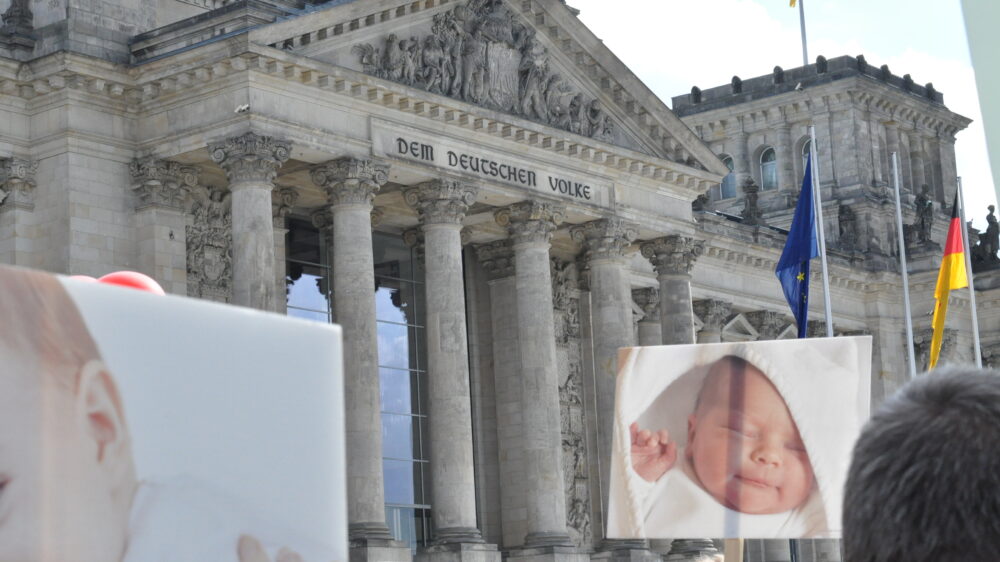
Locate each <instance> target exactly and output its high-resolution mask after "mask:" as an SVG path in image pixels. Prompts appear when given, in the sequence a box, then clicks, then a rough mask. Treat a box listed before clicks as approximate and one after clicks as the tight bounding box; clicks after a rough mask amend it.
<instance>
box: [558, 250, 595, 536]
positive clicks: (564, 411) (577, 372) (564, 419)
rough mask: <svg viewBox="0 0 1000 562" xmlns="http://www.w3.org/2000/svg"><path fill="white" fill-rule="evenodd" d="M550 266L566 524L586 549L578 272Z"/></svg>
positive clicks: (565, 265)
mask: <svg viewBox="0 0 1000 562" xmlns="http://www.w3.org/2000/svg"><path fill="white" fill-rule="evenodd" d="M550 264H551V271H552V302H553V315H554V320H555V327H556V330H555V331H556V350H557V353H556V355H557V362H558V366H559V403H560V408H559V418H560V422H561V428H562V447H563V455H562V461H563V476H564V478H565V489H566V522H567V526H568V527H569V533H570V536H571V537H572V538H573V540H574V542H575V543H576V544H577V545H580V546H586V545H589V544H590V541H591V529H590V488H589V472H588V469H587V460H588V459H587V447H586V440H585V431H586V427H585V423H584V407H583V375H582V373H583V360H582V349H581V342H580V292H579V290H578V287H577V279H578V272H577V267H576V264H575V263H574V262H567V261H563V260H560V259H558V258H553V259H552V260H551V261H550Z"/></svg>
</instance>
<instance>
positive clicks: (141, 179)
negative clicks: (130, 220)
mask: <svg viewBox="0 0 1000 562" xmlns="http://www.w3.org/2000/svg"><path fill="white" fill-rule="evenodd" d="M129 172H130V174H131V176H132V185H131V189H132V194H133V195H134V199H135V225H136V232H135V233H136V243H137V244H138V247H139V248H138V249H139V252H138V260H137V262H136V269H137V270H138V271H140V272H142V273H145V274H146V275H149V276H150V277H152V278H153V279H156V280H157V281H158V282H159V283H160V285H162V286H163V288H164V289H165V290H166V291H167V292H169V293H174V294H179V295H187V294H188V291H187V268H186V267H185V262H186V254H187V228H186V223H187V217H186V216H185V210H186V208H187V203H188V199H189V197H191V196H192V193H193V190H194V189H195V188H196V187H197V186H198V174H199V173H200V170H199V169H198V168H196V167H194V166H183V165H181V164H179V163H177V162H170V161H167V160H157V159H155V158H143V159H137V160H133V161H132V162H131V163H130V164H129Z"/></svg>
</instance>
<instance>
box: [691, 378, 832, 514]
mask: <svg viewBox="0 0 1000 562" xmlns="http://www.w3.org/2000/svg"><path fill="white" fill-rule="evenodd" d="M705 385H706V386H705V388H704V389H703V391H702V396H701V402H700V404H699V406H698V407H697V409H696V411H695V413H694V414H693V415H691V417H690V418H689V419H688V446H687V451H686V455H687V457H688V459H689V460H690V462H691V465H692V467H693V468H694V472H695V475H696V476H697V478H698V480H699V482H700V484H701V486H702V488H704V489H705V491H707V492H708V493H709V494H711V495H712V497H713V498H715V499H716V501H718V502H719V503H721V504H723V505H725V506H726V507H728V508H730V509H733V510H736V511H739V512H741V513H749V514H767V513H781V512H784V511H788V510H791V509H794V508H796V507H798V506H799V505H800V504H801V503H802V502H804V501H805V500H806V498H807V497H808V496H809V493H810V491H811V489H812V485H813V472H812V465H811V464H810V462H809V455H808V454H807V453H806V450H805V446H804V445H803V443H802V437H801V436H800V435H799V430H798V428H797V427H796V425H795V420H793V419H792V416H791V414H790V413H789V411H788V406H787V405H785V401H784V399H782V397H781V395H780V394H779V393H778V391H777V389H775V388H774V386H773V385H772V384H771V382H770V381H769V380H768V379H767V377H766V376H765V375H764V374H763V373H762V372H760V371H759V370H758V369H756V368H755V367H753V366H752V365H750V364H745V365H741V366H736V364H735V363H734V362H733V361H730V360H725V359H724V360H722V361H719V362H718V363H716V364H715V366H714V367H712V371H711V372H710V373H709V376H708V378H707V379H706V383H705Z"/></svg>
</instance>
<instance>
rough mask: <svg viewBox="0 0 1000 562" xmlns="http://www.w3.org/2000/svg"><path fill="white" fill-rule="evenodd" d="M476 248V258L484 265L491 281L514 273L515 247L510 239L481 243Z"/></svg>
mask: <svg viewBox="0 0 1000 562" xmlns="http://www.w3.org/2000/svg"><path fill="white" fill-rule="evenodd" d="M475 250H476V258H477V259H478V260H479V263H481V264H482V265H483V269H485V270H486V275H488V276H489V278H490V280H491V281H492V280H494V279H505V278H507V277H511V276H513V275H514V248H513V246H512V245H511V242H510V239H505V240H497V241H495V242H490V243H489V244H480V245H478V246H476V247H475Z"/></svg>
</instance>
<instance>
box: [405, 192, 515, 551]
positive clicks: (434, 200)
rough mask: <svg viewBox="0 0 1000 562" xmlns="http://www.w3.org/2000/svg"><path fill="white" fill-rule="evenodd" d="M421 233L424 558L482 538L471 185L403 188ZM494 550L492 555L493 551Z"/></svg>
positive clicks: (463, 549)
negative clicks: (429, 531)
mask: <svg viewBox="0 0 1000 562" xmlns="http://www.w3.org/2000/svg"><path fill="white" fill-rule="evenodd" d="M403 196H404V198H405V200H406V202H407V203H408V204H409V205H410V206H412V207H414V208H415V209H417V211H418V212H419V215H420V224H421V228H422V230H423V234H424V269H425V273H426V286H425V289H426V295H427V296H426V301H427V379H428V389H427V400H428V408H429V411H428V417H427V421H428V425H429V436H428V437H429V441H430V443H429V446H430V470H431V486H432V489H433V504H434V509H433V513H434V538H435V542H436V546H435V547H431V549H428V551H427V552H426V553H425V556H427V557H428V558H429V559H434V558H437V557H445V556H448V555H449V553H452V554H454V553H455V552H459V553H464V552H466V549H465V545H469V544H476V543H482V542H483V538H482V536H481V534H480V532H479V529H478V528H476V489H475V488H476V485H475V474H474V464H473V450H472V402H471V396H470V394H469V392H470V390H469V353H468V348H469V342H468V333H467V330H466V322H465V288H464V287H465V282H464V278H463V275H462V221H463V220H464V219H465V212H466V210H468V208H469V205H472V203H474V202H475V200H476V189H475V188H473V187H472V186H469V185H466V184H463V183H460V182H457V181H451V180H433V181H429V182H425V183H422V184H420V185H418V186H416V187H415V188H412V189H408V190H406V191H405V192H404V193H403ZM495 554H496V555H497V556H499V554H498V553H495Z"/></svg>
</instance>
